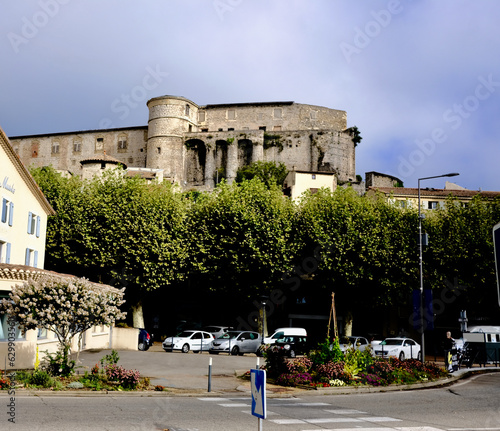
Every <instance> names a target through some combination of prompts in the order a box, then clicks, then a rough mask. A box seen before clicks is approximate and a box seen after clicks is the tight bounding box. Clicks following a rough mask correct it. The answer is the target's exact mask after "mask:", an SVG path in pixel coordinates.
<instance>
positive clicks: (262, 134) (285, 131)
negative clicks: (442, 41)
mask: <svg viewBox="0 0 500 431" xmlns="http://www.w3.org/2000/svg"><path fill="white" fill-rule="evenodd" d="M147 106H148V109H149V121H148V125H147V126H139V127H128V128H120V129H107V130H87V131H79V132H69V133H52V134H45V135H31V136H15V137H11V142H12V145H13V147H14V149H15V151H16V152H17V154H18V155H19V157H20V158H21V160H22V161H23V162H24V164H25V165H26V166H37V167H38V166H48V165H52V166H53V167H54V168H56V169H58V170H61V171H69V172H71V173H72V174H74V175H83V171H84V170H87V171H88V170H89V166H88V161H94V165H95V163H96V161H101V159H102V158H103V156H105V155H107V158H108V159H110V160H111V159H113V160H117V161H120V162H122V164H123V165H125V166H129V167H134V168H141V169H147V170H150V171H151V172H159V171H161V172H162V177H163V179H165V180H168V181H171V182H175V183H177V184H179V185H180V186H181V187H182V188H184V189H193V188H194V189H199V190H210V189H212V188H213V187H214V186H215V184H216V183H217V182H218V181H220V180H221V179H222V178H226V179H227V181H228V182H232V181H233V180H234V179H235V178H236V172H237V170H238V168H240V167H242V166H245V165H248V164H250V163H252V162H255V161H274V162H277V163H279V162H282V163H284V164H285V165H286V166H287V167H288V168H289V169H290V170H291V169H292V167H293V166H295V169H296V170H301V171H314V172H329V173H334V174H335V175H336V177H337V181H338V183H340V184H342V183H349V182H355V181H356V173H355V146H356V145H355V143H354V142H353V134H352V130H351V129H348V128H347V119H346V112H345V111H339V110H336V109H330V108H325V107H321V106H314V105H304V104H298V103H295V102H264V103H234V104H219V105H205V106H199V105H197V104H196V103H194V102H193V101H191V100H188V99H186V98H184V97H178V96H161V97H155V98H153V99H151V100H149V101H148V102H147ZM82 162H83V163H82ZM93 167H94V168H95V166H93ZM142 173H143V174H144V171H143V172H142Z"/></svg>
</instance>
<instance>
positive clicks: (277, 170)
mask: <svg viewBox="0 0 500 431" xmlns="http://www.w3.org/2000/svg"><path fill="white" fill-rule="evenodd" d="M287 174H288V170H287V168H286V166H285V164H284V163H281V162H280V163H275V162H262V161H257V162H253V163H251V164H250V165H247V166H243V167H242V168H239V169H238V171H237V172H236V182H237V183H241V182H242V181H244V180H251V179H252V178H258V179H259V180H261V181H262V182H263V183H264V184H265V185H266V186H267V187H268V188H270V187H271V186H276V185H277V186H279V187H281V186H282V185H283V182H284V181H285V178H286V176H287Z"/></svg>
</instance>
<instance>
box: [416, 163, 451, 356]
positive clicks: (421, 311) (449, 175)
mask: <svg viewBox="0 0 500 431" xmlns="http://www.w3.org/2000/svg"><path fill="white" fill-rule="evenodd" d="M457 175H459V174H458V173H456V172H453V173H450V174H443V175H436V176H434V177H424V178H419V179H418V251H419V259H418V261H419V275H420V331H421V333H422V341H421V347H420V351H421V354H422V355H421V356H422V362H425V344H424V343H425V338H424V332H425V328H424V323H425V319H424V271H423V259H422V218H423V215H422V208H421V205H420V181H423V180H431V179H433V178H443V177H455V176H457Z"/></svg>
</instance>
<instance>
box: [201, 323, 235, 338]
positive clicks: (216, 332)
mask: <svg viewBox="0 0 500 431" xmlns="http://www.w3.org/2000/svg"><path fill="white" fill-rule="evenodd" d="M230 329H232V328H230V327H229V326H217V325H211V326H205V327H204V328H202V329H201V330H202V331H205V332H210V333H211V334H212V335H213V336H214V337H215V338H219V337H220V336H221V335H224V334H225V333H226V332H227V331H229V330H230Z"/></svg>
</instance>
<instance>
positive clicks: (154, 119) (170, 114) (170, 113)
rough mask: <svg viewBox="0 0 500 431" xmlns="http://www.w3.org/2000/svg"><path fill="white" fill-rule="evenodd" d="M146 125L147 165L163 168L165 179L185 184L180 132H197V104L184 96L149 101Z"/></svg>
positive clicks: (164, 97) (183, 153) (183, 152)
mask: <svg viewBox="0 0 500 431" xmlns="http://www.w3.org/2000/svg"><path fill="white" fill-rule="evenodd" d="M147 106H148V109H149V124H148V144H147V158H146V167H147V168H153V169H164V178H165V179H167V180H168V179H170V180H172V181H175V182H176V183H178V184H180V185H181V186H183V185H184V181H185V178H184V172H185V167H184V159H185V153H186V149H185V148H184V144H183V134H184V133H186V132H197V131H198V105H197V104H196V103H194V102H192V101H191V100H189V99H186V98H185V97H178V96H161V97H155V98H153V99H150V100H148V103H147Z"/></svg>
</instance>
